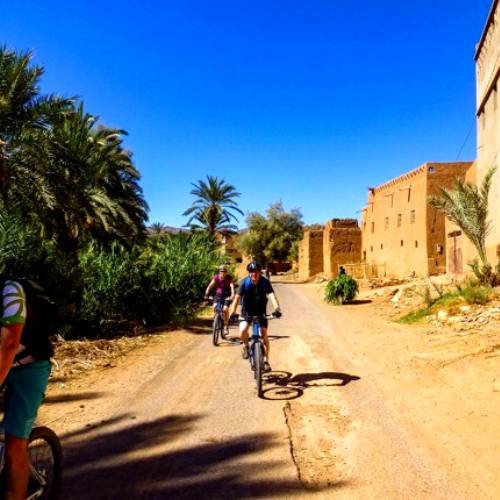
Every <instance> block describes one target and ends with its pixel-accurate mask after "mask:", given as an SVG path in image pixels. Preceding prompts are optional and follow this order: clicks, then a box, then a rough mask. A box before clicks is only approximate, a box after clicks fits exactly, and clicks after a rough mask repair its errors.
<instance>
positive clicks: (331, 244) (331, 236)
mask: <svg viewBox="0 0 500 500" xmlns="http://www.w3.org/2000/svg"><path fill="white" fill-rule="evenodd" d="M360 258H361V229H360V228H359V225H358V221H357V220H356V219H331V220H329V221H328V222H327V223H326V224H325V229H324V230H323V273H324V275H325V276H326V277H328V278H334V277H336V276H337V275H338V268H339V266H340V265H342V264H349V263H356V262H359V261H360Z"/></svg>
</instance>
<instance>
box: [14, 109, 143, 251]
mask: <svg viewBox="0 0 500 500" xmlns="http://www.w3.org/2000/svg"><path fill="white" fill-rule="evenodd" d="M97 122H98V118H97V117H95V116H92V115H89V114H87V113H85V112H84V110H83V105H82V104H80V105H79V106H78V107H77V108H74V109H73V111H72V113H71V114H68V115H67V116H66V117H65V118H64V120H61V121H60V122H58V123H54V125H53V126H52V127H51V128H47V129H42V130H38V131H37V132H36V133H35V134H32V136H31V140H30V141H26V143H25V145H24V147H23V148H22V149H20V150H18V151H17V152H16V154H14V155H13V157H12V163H13V164H15V166H16V169H15V177H13V184H14V186H13V188H14V189H15V196H16V197H17V198H18V199H21V200H23V201H22V205H23V206H24V207H27V212H28V213H27V215H28V216H29V215H31V217H32V219H35V221H38V225H39V227H40V230H41V233H42V236H44V237H48V238H52V239H54V240H55V241H56V242H57V244H58V247H59V248H61V249H62V250H63V251H65V252H67V253H68V254H71V255H73V256H75V257H76V255H77V253H78V249H79V248H80V246H81V243H82V241H85V238H87V237H91V238H93V239H97V240H99V241H101V242H105V243H106V242H111V241H120V242H121V243H123V244H126V245H130V244H133V243H134V242H135V241H137V239H138V238H142V236H143V235H144V232H145V227H144V222H145V221H146V219H147V215H146V211H147V204H146V202H145V200H144V198H143V195H142V190H141V188H140V186H139V184H138V181H139V177H140V175H139V173H138V171H137V170H136V168H135V167H134V164H133V162H132V157H131V154H130V152H129V151H127V150H125V149H123V146H122V142H123V139H122V136H123V135H124V134H126V132H125V131H123V130H119V129H113V128H107V127H104V126H97ZM33 158H36V159H37V163H36V166H35V168H33Z"/></svg>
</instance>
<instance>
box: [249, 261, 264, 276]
mask: <svg viewBox="0 0 500 500" xmlns="http://www.w3.org/2000/svg"><path fill="white" fill-rule="evenodd" d="M247 271H248V272H249V273H251V272H252V271H262V266H261V265H260V262H257V261H256V260H252V262H250V264H248V266H247Z"/></svg>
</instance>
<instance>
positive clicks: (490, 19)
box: [474, 0, 498, 61]
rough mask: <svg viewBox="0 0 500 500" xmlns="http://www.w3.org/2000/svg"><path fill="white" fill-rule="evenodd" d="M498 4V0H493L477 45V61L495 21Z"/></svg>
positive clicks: (475, 59)
mask: <svg viewBox="0 0 500 500" xmlns="http://www.w3.org/2000/svg"><path fill="white" fill-rule="evenodd" d="M497 5H498V0H493V3H492V4H491V7H490V11H489V13H488V17H487V18H486V24H485V25H484V28H483V32H482V34H481V38H480V39H479V42H478V44H477V45H476V54H475V55H474V61H477V59H478V57H479V53H480V52H481V49H482V48H483V45H484V41H485V39H486V35H487V33H488V30H489V29H490V26H491V25H492V23H493V18H494V17H495V9H496V8H497Z"/></svg>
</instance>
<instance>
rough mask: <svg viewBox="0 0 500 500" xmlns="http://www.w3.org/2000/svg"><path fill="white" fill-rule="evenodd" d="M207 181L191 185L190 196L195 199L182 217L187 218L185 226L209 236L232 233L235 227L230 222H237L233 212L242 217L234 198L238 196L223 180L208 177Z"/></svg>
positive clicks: (234, 189)
mask: <svg viewBox="0 0 500 500" xmlns="http://www.w3.org/2000/svg"><path fill="white" fill-rule="evenodd" d="M207 181H208V182H205V181H203V180H199V181H198V182H197V183H196V184H194V183H193V184H192V186H193V187H194V189H192V190H191V192H190V194H192V195H193V196H195V197H196V200H195V201H194V203H193V205H192V206H191V207H190V208H188V209H187V210H186V211H185V212H184V213H183V214H182V215H185V216H189V220H188V221H187V223H186V226H189V227H190V228H191V229H203V230H206V231H207V233H208V234H209V236H211V237H214V236H215V235H216V234H217V233H219V234H227V233H234V232H235V231H236V230H237V227H236V226H235V225H234V224H232V223H231V221H234V222H238V218H237V217H236V216H235V215H234V213H233V212H238V213H239V214H240V215H243V212H242V211H241V210H240V209H239V208H238V204H237V202H236V201H235V198H238V197H239V196H240V193H238V192H237V191H236V188H235V187H234V186H232V185H231V184H227V183H226V182H225V181H224V179H218V178H217V177H215V176H211V175H208V176H207Z"/></svg>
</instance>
